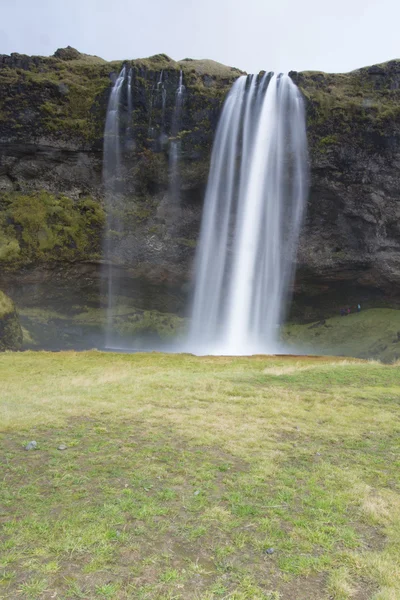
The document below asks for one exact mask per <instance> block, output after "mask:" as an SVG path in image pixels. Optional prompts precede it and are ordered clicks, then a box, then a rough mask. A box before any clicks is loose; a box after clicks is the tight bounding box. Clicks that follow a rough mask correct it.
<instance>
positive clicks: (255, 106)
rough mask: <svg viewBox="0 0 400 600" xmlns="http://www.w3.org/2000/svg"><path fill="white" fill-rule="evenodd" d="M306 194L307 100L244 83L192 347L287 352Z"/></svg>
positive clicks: (205, 249) (225, 123)
mask: <svg viewBox="0 0 400 600" xmlns="http://www.w3.org/2000/svg"><path fill="white" fill-rule="evenodd" d="M306 193H307V140H306V130H305V117H304V108H303V101H302V98H301V95H300V92H299V91H298V89H297V87H296V85H295V84H294V83H293V82H292V80H291V79H290V77H289V76H287V75H282V74H281V75H273V74H265V75H264V76H263V77H256V76H254V75H250V76H247V77H246V76H242V77H239V79H238V80H237V81H236V82H235V83H234V85H233V87H232V89H231V91H230V93H229V94H228V97H227V99H226V101H225V104H224V108H223V112H222V115H221V117H220V121H219V124H218V128H217V132H216V137H215V141H214V146H213V151H212V157H211V167H210V174H209V179H208V185H207V191H206V198H205V205H204V210H203V219H202V226H201V233H200V240H199V245H198V250H197V258H196V280H195V291H194V299H193V307H192V318H191V327H190V331H189V346H190V348H191V349H192V351H195V352H198V353H215V354H221V353H223V354H254V353H258V352H263V353H265V352H276V351H278V350H279V325H280V324H281V322H282V319H283V317H284V314H285V309H286V306H287V302H288V299H289V296H290V285H291V282H292V276H293V268H294V263H295V258H296V249H297V242H298V236H299V231H300V226H301V223H302V217H303V212H304V205H305V198H306Z"/></svg>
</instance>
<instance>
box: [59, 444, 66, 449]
mask: <svg viewBox="0 0 400 600" xmlns="http://www.w3.org/2000/svg"><path fill="white" fill-rule="evenodd" d="M66 449H67V446H66V445H65V444H60V445H59V446H57V450H66Z"/></svg>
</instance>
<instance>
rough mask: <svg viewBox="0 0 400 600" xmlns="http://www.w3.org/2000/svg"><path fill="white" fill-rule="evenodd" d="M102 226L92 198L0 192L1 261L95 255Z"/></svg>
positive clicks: (12, 262)
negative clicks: (77, 198) (79, 198)
mask: <svg viewBox="0 0 400 600" xmlns="http://www.w3.org/2000/svg"><path fill="white" fill-rule="evenodd" d="M103 225H104V212H103V210H102V208H101V207H100V205H99V204H98V203H97V202H95V201H94V200H92V199H91V198H83V199H81V200H79V201H77V202H74V201H73V200H71V198H68V197H66V196H54V195H53V194H50V193H48V192H45V191H42V192H37V193H34V194H20V193H1V194H0V264H1V263H2V264H3V266H6V267H7V266H8V267H10V268H12V267H20V266H22V265H24V264H29V263H32V262H41V261H56V260H62V261H63V260H67V261H74V260H77V259H81V260H82V259H93V258H96V257H98V256H99V254H100V251H101V232H102V228H103Z"/></svg>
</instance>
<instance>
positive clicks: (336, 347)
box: [283, 308, 400, 362]
mask: <svg viewBox="0 0 400 600" xmlns="http://www.w3.org/2000/svg"><path fill="white" fill-rule="evenodd" d="M283 339H284V341H285V342H288V343H289V344H290V345H291V346H292V347H293V348H294V349H296V348H301V350H302V351H306V352H310V353H312V354H333V355H339V356H340V355H342V356H357V357H359V358H378V359H380V360H383V361H385V362H391V361H393V360H398V359H399V358H400V310H394V309H390V308H373V309H370V310H362V311H361V312H360V313H354V312H353V313H351V314H350V315H348V316H345V317H341V316H335V317H331V318H330V319H326V320H324V321H320V322H319V325H318V326H316V324H315V323H309V324H307V325H302V324H296V323H289V324H287V325H286V326H285V327H284V330H283Z"/></svg>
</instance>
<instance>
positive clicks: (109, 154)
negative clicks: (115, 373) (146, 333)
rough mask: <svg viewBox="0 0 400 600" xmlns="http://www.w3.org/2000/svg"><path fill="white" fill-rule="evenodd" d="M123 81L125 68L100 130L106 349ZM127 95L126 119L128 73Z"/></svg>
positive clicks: (113, 291) (117, 226) (113, 287)
mask: <svg viewBox="0 0 400 600" xmlns="http://www.w3.org/2000/svg"><path fill="white" fill-rule="evenodd" d="M125 77H126V68H125V67H123V68H122V70H121V72H120V74H119V75H118V77H117V79H116V81H115V83H114V86H113V88H112V90H111V94H110V98H109V101H108V108H107V116H106V123H105V127H104V146H103V185H104V191H105V205H106V215H107V223H106V227H107V232H106V235H105V242H104V252H105V257H106V261H107V266H106V271H105V280H106V282H107V287H106V289H105V293H106V295H107V324H106V345H109V344H110V342H111V336H112V330H113V318H114V312H115V298H116V296H117V293H118V277H117V276H116V275H115V272H114V266H113V238H115V236H116V237H118V234H119V233H120V232H121V231H122V222H121V211H120V210H119V204H120V202H121V195H122V192H123V176H122V169H121V167H122V164H121V146H122V147H124V146H125V141H126V140H125V139H123V140H122V142H123V143H121V121H122V116H123V114H122V111H123V107H122V102H121V96H122V90H123V86H124V81H125ZM127 94H128V97H127V103H128V118H129V119H130V118H131V112H132V96H131V72H130V73H129V76H128V89H127ZM129 105H130V109H129ZM129 123H130V122H129ZM128 128H129V125H128ZM127 131H128V130H127Z"/></svg>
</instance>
